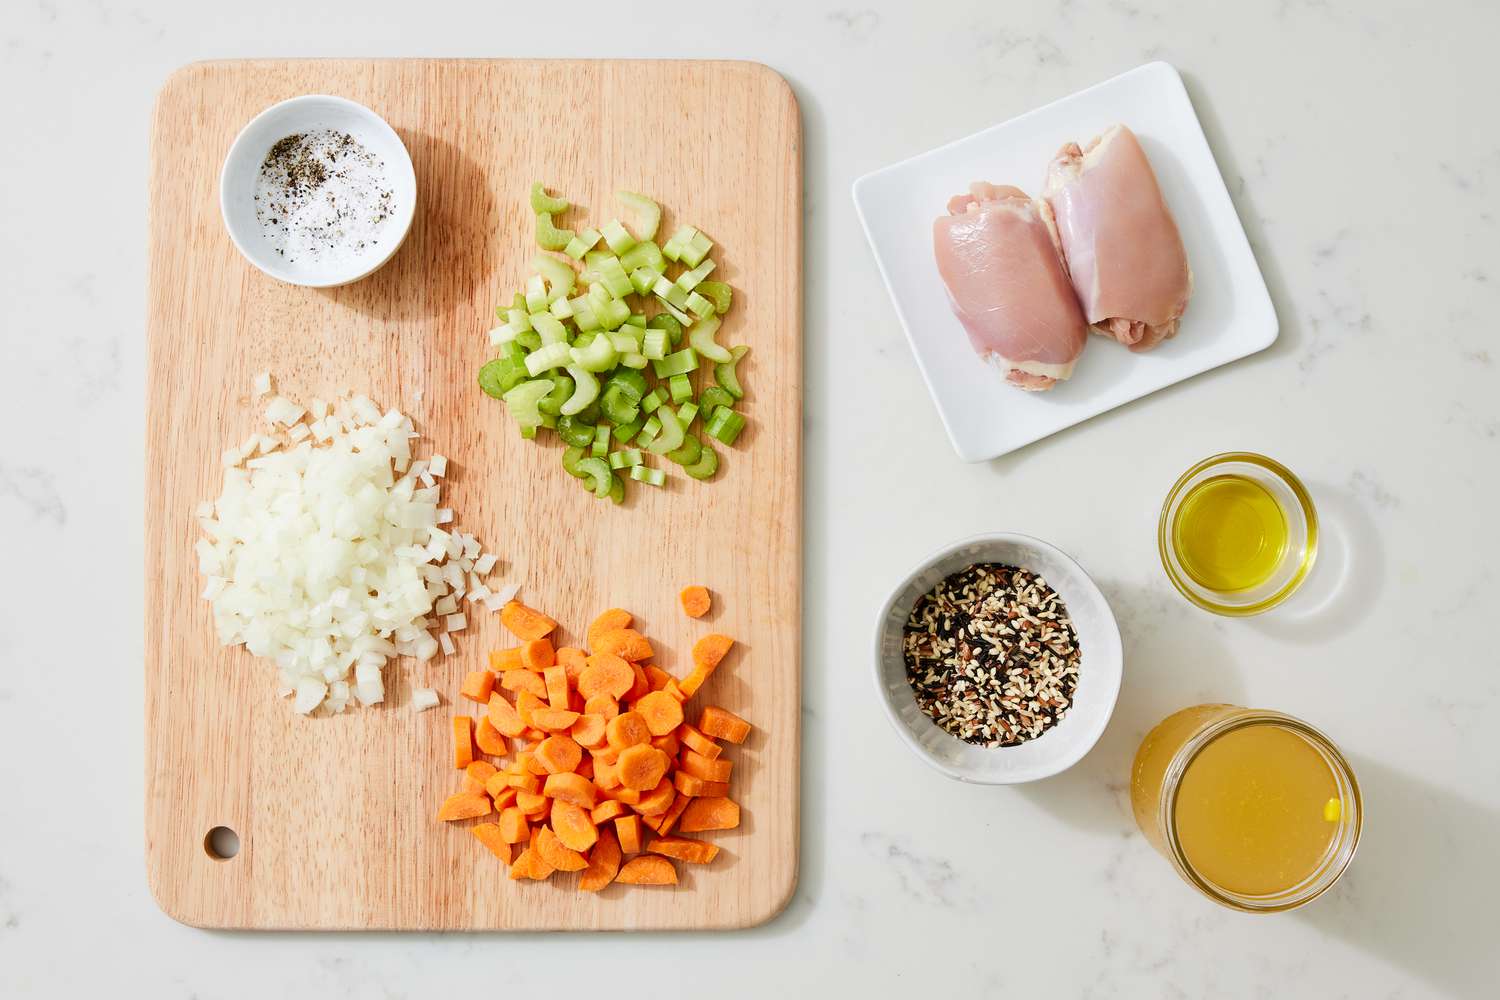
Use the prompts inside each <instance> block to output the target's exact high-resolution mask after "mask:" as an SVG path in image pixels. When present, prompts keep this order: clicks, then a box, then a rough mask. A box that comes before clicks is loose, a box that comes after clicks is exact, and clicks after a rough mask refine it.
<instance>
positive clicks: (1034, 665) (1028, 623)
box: [905, 563, 1079, 747]
mask: <svg viewBox="0 0 1500 1000" xmlns="http://www.w3.org/2000/svg"><path fill="white" fill-rule="evenodd" d="M905 647H906V679H907V681H908V682H909V683H910V684H911V687H912V690H913V691H914V692H916V696H917V704H918V705H920V706H921V707H922V711H924V712H926V713H927V714H928V715H929V716H930V717H931V718H932V721H933V722H936V723H937V724H938V726H939V727H940V728H942V729H943V730H944V731H946V732H948V733H951V734H952V735H954V736H957V737H958V738H959V739H961V740H963V741H965V742H966V743H973V744H975V745H976V746H984V747H1004V746H1015V745H1017V744H1019V743H1025V742H1026V741H1027V740H1031V739H1035V738H1036V737H1038V736H1040V735H1042V733H1044V732H1046V731H1047V730H1048V729H1049V728H1051V727H1052V726H1054V725H1056V724H1057V722H1058V721H1059V720H1060V719H1062V717H1063V716H1064V715H1065V714H1066V713H1067V711H1068V708H1069V706H1070V705H1072V703H1073V692H1074V691H1075V690H1076V689H1077V687H1078V660H1079V649H1078V633H1077V632H1075V631H1074V630H1073V622H1072V621H1071V620H1070V619H1069V618H1068V609H1067V607H1066V606H1065V605H1064V604H1063V602H1062V599H1061V598H1059V597H1058V596H1057V592H1056V591H1054V590H1053V589H1052V588H1051V587H1049V586H1047V583H1046V581H1045V580H1043V579H1042V578H1041V577H1039V576H1037V575H1036V574H1035V573H1030V572H1027V571H1026V570H1024V569H1018V568H1016V567H1014V566H1006V565H1003V564H1001V563H976V564H975V565H973V566H970V567H969V568H968V569H965V570H960V571H959V572H957V573H954V574H953V575H951V576H949V577H947V578H945V579H944V580H943V581H942V582H941V583H939V584H938V585H937V586H936V587H934V588H933V589H932V590H931V591H929V592H928V593H926V594H924V595H922V597H921V598H920V599H918V601H917V603H916V606H915V607H913V608H912V611H911V616H910V617H909V618H907V620H906V634H905Z"/></svg>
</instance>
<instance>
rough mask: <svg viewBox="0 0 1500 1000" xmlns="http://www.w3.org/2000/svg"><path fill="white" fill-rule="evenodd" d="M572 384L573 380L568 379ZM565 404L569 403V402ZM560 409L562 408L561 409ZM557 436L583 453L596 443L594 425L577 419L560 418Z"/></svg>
mask: <svg viewBox="0 0 1500 1000" xmlns="http://www.w3.org/2000/svg"><path fill="white" fill-rule="evenodd" d="M572 382H573V380H572V379H568V383H569V385H571V384H572ZM563 402H567V400H564V401H563ZM560 409H561V407H559V410H560ZM557 436H558V437H560V438H562V439H563V441H564V442H565V443H566V444H570V445H572V446H573V447H574V448H577V449H579V450H580V451H581V450H583V449H584V448H587V447H589V446H590V445H592V444H593V443H594V428H593V425H592V424H588V423H585V422H584V421H582V420H579V419H578V418H577V417H558V418H557Z"/></svg>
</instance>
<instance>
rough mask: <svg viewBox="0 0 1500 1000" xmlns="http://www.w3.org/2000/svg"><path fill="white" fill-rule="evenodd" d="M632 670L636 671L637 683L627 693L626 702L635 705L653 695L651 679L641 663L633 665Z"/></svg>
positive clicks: (631, 665)
mask: <svg viewBox="0 0 1500 1000" xmlns="http://www.w3.org/2000/svg"><path fill="white" fill-rule="evenodd" d="M630 669H631V670H634V671H635V683H634V684H632V685H631V686H630V690H629V691H627V692H626V694H625V700H626V701H628V702H631V703H632V704H633V703H635V702H636V701H637V700H638V699H640V698H643V697H645V696H646V695H648V694H650V693H651V678H649V677H647V676H646V671H645V670H644V669H643V668H642V667H641V665H640V664H639V663H631V664H630Z"/></svg>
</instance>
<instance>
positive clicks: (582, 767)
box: [576, 757, 594, 781]
mask: <svg viewBox="0 0 1500 1000" xmlns="http://www.w3.org/2000/svg"><path fill="white" fill-rule="evenodd" d="M576 773H577V774H579V775H580V776H582V777H585V778H587V779H589V780H590V781H593V780H594V758H592V757H585V758H583V759H582V760H580V761H579V762H578V770H577V772H576Z"/></svg>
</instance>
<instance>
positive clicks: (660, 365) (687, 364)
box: [651, 347, 734, 392]
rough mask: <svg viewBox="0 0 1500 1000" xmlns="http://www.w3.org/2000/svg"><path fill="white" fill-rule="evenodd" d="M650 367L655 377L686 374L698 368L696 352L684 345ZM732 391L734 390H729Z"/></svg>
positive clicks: (652, 363)
mask: <svg viewBox="0 0 1500 1000" xmlns="http://www.w3.org/2000/svg"><path fill="white" fill-rule="evenodd" d="M651 368H652V370H654V371H655V372H656V377H657V378H671V377H672V376H673V375H686V374H687V373H688V372H692V371H697V370H698V352H697V351H695V350H693V349H692V348H691V347H684V348H683V349H682V350H680V351H675V352H673V353H672V354H668V355H667V356H666V357H664V358H662V359H661V360H660V361H653V362H651ZM730 391H731V392H733V391H734V390H732V389H731V390H730Z"/></svg>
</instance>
